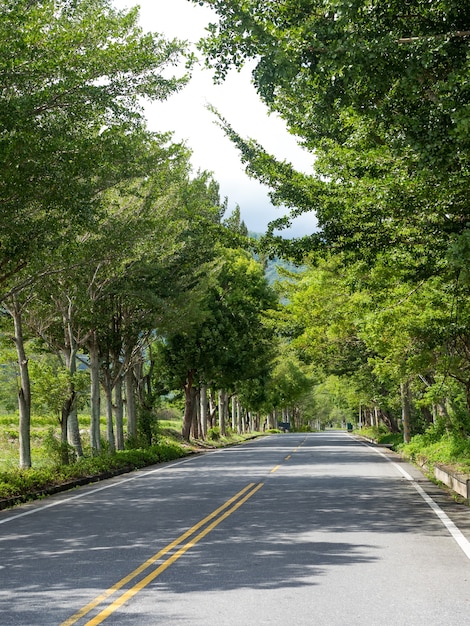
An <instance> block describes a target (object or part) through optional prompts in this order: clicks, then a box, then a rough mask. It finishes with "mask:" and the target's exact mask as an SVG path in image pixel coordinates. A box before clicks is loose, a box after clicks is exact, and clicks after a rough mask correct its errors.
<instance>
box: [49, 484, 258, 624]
mask: <svg viewBox="0 0 470 626" xmlns="http://www.w3.org/2000/svg"><path fill="white" fill-rule="evenodd" d="M254 485H255V483H250V484H249V485H247V486H246V487H244V488H243V489H241V490H240V491H239V492H238V493H236V494H235V495H234V496H233V497H232V498H230V499H229V500H227V502H225V503H224V504H222V506H220V507H219V508H217V509H216V510H215V511H213V512H212V513H210V514H209V515H208V516H207V517H205V518H204V519H202V520H201V521H200V522H198V523H197V524H195V525H194V526H192V527H191V528H190V529H189V530H187V531H186V532H184V533H183V534H182V535H180V536H179V537H178V538H177V539H175V540H174V541H172V542H171V543H169V544H168V545H167V546H166V547H165V548H162V549H161V550H160V551H159V552H157V553H156V554H154V555H153V556H151V557H150V558H149V559H147V560H146V561H145V562H144V563H142V565H139V567H137V568H136V569H135V570H134V571H132V572H131V573H130V574H128V575H127V576H125V577H124V578H122V579H121V580H120V581H118V582H117V583H115V584H114V585H113V586H112V587H110V588H109V589H107V590H106V591H104V592H103V593H102V594H100V595H99V596H97V597H96V598H95V599H94V600H92V601H91V602H89V603H88V604H87V605H86V606H84V607H83V608H82V609H80V610H79V611H77V612H76V613H74V614H73V615H72V616H71V617H69V618H68V619H67V620H66V621H65V622H62V624H61V625H60V626H72V624H75V623H76V622H78V620H79V619H81V618H82V617H84V616H85V615H87V614H88V613H89V612H90V611H92V610H93V609H94V608H96V607H97V606H98V605H100V604H101V603H102V602H104V600H106V599H107V598H109V597H110V596H111V595H113V594H114V593H116V591H119V589H121V588H122V587H123V586H124V585H126V584H127V583H128V582H130V581H131V580H132V579H134V578H135V577H136V576H138V575H139V574H141V573H142V572H144V571H145V570H146V569H148V568H149V567H150V566H151V565H153V564H154V563H155V562H156V561H158V560H159V559H161V557H162V556H164V555H165V554H167V553H168V552H169V551H170V550H172V549H173V548H175V547H176V546H177V545H179V544H180V543H181V542H182V541H184V540H185V539H188V537H190V536H191V535H193V534H194V533H195V532H196V531H197V530H199V529H200V528H201V527H202V526H204V524H207V522H209V521H210V520H211V519H214V517H216V516H217V515H219V513H221V512H222V511H224V510H225V509H227V508H228V507H229V506H231V505H232V504H233V503H234V502H235V501H236V500H238V499H239V498H240V497H241V496H243V494H245V493H246V492H247V491H249V490H250V489H252V487H253V486H254ZM262 485H263V483H260V484H259V485H258V486H257V488H256V491H257V490H258V489H259V488H260V487H262ZM254 493H255V491H253V493H250V494H249V496H248V497H251V496H252V495H254ZM248 497H246V498H245V499H244V500H243V501H241V503H240V504H239V506H241V504H243V502H245V501H246V500H247V499H248ZM236 508H238V506H237V507H236ZM234 510H235V508H233V509H231V510H230V512H233V511H234ZM223 519H225V517H224V518H223ZM220 521H222V518H221V519H220V520H218V522H217V523H220ZM206 534H207V533H206ZM187 549H189V548H187ZM185 551H186V550H185ZM178 558H179V557H178ZM167 567H168V565H167ZM165 569H166V568H165ZM162 571H163V570H162ZM90 623H91V622H90ZM96 623H99V622H96Z"/></svg>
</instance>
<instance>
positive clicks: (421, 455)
mask: <svg viewBox="0 0 470 626" xmlns="http://www.w3.org/2000/svg"><path fill="white" fill-rule="evenodd" d="M398 451H399V452H400V453H401V454H402V455H403V456H405V457H406V458H408V459H410V460H411V461H414V462H415V463H418V464H419V465H427V466H429V467H430V468H432V467H433V466H434V465H436V464H442V465H447V466H449V467H451V468H452V469H453V470H454V471H456V472H460V473H463V474H470V439H468V438H466V437H463V436H461V435H459V434H457V433H447V432H446V433H442V434H439V433H436V432H435V430H434V429H430V430H429V431H428V432H426V433H424V434H423V435H415V436H414V437H413V438H412V440H411V442H410V443H408V444H402V445H401V446H399V448H398Z"/></svg>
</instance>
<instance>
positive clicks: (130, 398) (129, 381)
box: [126, 364, 137, 441]
mask: <svg viewBox="0 0 470 626" xmlns="http://www.w3.org/2000/svg"><path fill="white" fill-rule="evenodd" d="M126 408H127V438H128V439H130V440H131V441H135V440H136V439H137V415H136V410H135V385H134V372H133V371H132V367H131V366H130V364H129V365H128V367H127V368H126Z"/></svg>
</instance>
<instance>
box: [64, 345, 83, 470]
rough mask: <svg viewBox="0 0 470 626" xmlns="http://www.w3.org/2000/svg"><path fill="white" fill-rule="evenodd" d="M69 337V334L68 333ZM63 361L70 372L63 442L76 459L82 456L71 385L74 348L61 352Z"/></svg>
mask: <svg viewBox="0 0 470 626" xmlns="http://www.w3.org/2000/svg"><path fill="white" fill-rule="evenodd" d="M69 335H71V333H69ZM63 354H64V359H65V366H66V367H67V369H68V371H69V372H70V378H71V381H70V386H69V390H68V397H67V398H66V399H65V401H64V404H63V406H62V424H63V423H64V420H65V431H66V440H65V441H64V442H63V443H64V444H65V443H68V444H69V445H71V446H72V447H73V448H74V450H75V454H76V455H77V457H78V458H80V457H82V456H83V448H82V441H81V437H80V428H79V425H78V414H77V394H76V391H75V387H74V384H73V376H74V375H75V373H76V371H77V359H76V350H75V349H74V348H68V349H67V350H65V351H64V352H63Z"/></svg>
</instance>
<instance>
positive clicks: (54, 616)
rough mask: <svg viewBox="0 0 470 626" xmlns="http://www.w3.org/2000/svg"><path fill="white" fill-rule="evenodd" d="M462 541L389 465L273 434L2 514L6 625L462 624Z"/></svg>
mask: <svg viewBox="0 0 470 626" xmlns="http://www.w3.org/2000/svg"><path fill="white" fill-rule="evenodd" d="M427 494H429V495H427ZM430 496H432V498H433V499H430ZM469 538H470V509H469V508H467V507H464V506H463V505H458V504H456V503H454V502H453V501H452V499H451V498H450V497H448V496H447V494H445V493H444V492H443V491H441V490H439V489H438V488H437V487H435V486H434V485H432V484H431V483H429V482H428V481H427V480H426V479H424V478H423V476H422V475H421V474H420V473H419V472H418V471H417V470H416V469H415V468H413V467H411V466H409V465H407V464H405V463H403V462H402V461H401V460H399V459H398V457H396V456H395V455H393V454H392V453H389V452H387V451H384V450H383V449H376V448H373V447H370V446H367V445H365V444H363V443H361V442H359V441H357V440H355V439H354V438H353V437H352V436H350V435H348V434H346V433H339V432H337V433H335V432H327V433H319V434H282V435H275V436H270V437H266V438H262V439H258V440H255V441H253V442H250V443H247V444H244V445H242V446H237V447H233V448H228V449H224V450H221V451H216V452H210V453H207V454H203V455H198V456H194V457H190V458H188V459H184V460H182V461H178V462H175V463H169V464H165V465H163V466H156V467H153V468H148V469H146V470H142V471H139V472H134V473H132V474H129V475H126V476H120V477H117V478H115V479H112V480H109V481H105V482H103V483H100V484H98V485H96V484H95V485H91V486H89V487H83V488H80V489H77V490H74V491H72V492H68V493H66V494H61V495H57V496H53V497H51V498H48V499H46V500H43V501H41V502H36V503H33V504H29V505H25V506H21V507H17V508H16V509H13V510H10V511H3V512H0V625H1V626H6V625H15V626H19V625H21V626H36V625H37V626H39V625H47V626H54V625H57V626H58V625H61V626H72V624H77V626H84V625H85V624H86V625H88V626H92V625H96V624H101V623H104V624H107V625H117V624H119V625H127V626H131V625H132V626H147V625H148V626H150V625H152V626H156V625H164V626H173V625H181V626H183V625H185V626H224V625H227V626H246V625H248V624H250V625H253V626H261V625H269V626H291V625H292V626H294V625H295V626H317V625H325V626H336V625H341V626H343V625H344V626H349V625H351V624H361V625H362V626H363V625H366V626H375V625H380V626H384V625H391V626H400V625H403V626H405V625H406V626H413V625H421V624H422V625H426V626H433V625H436V626H437V625H439V626H460V625H466V626H467V625H468V624H470V543H469V541H468V539H469Z"/></svg>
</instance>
